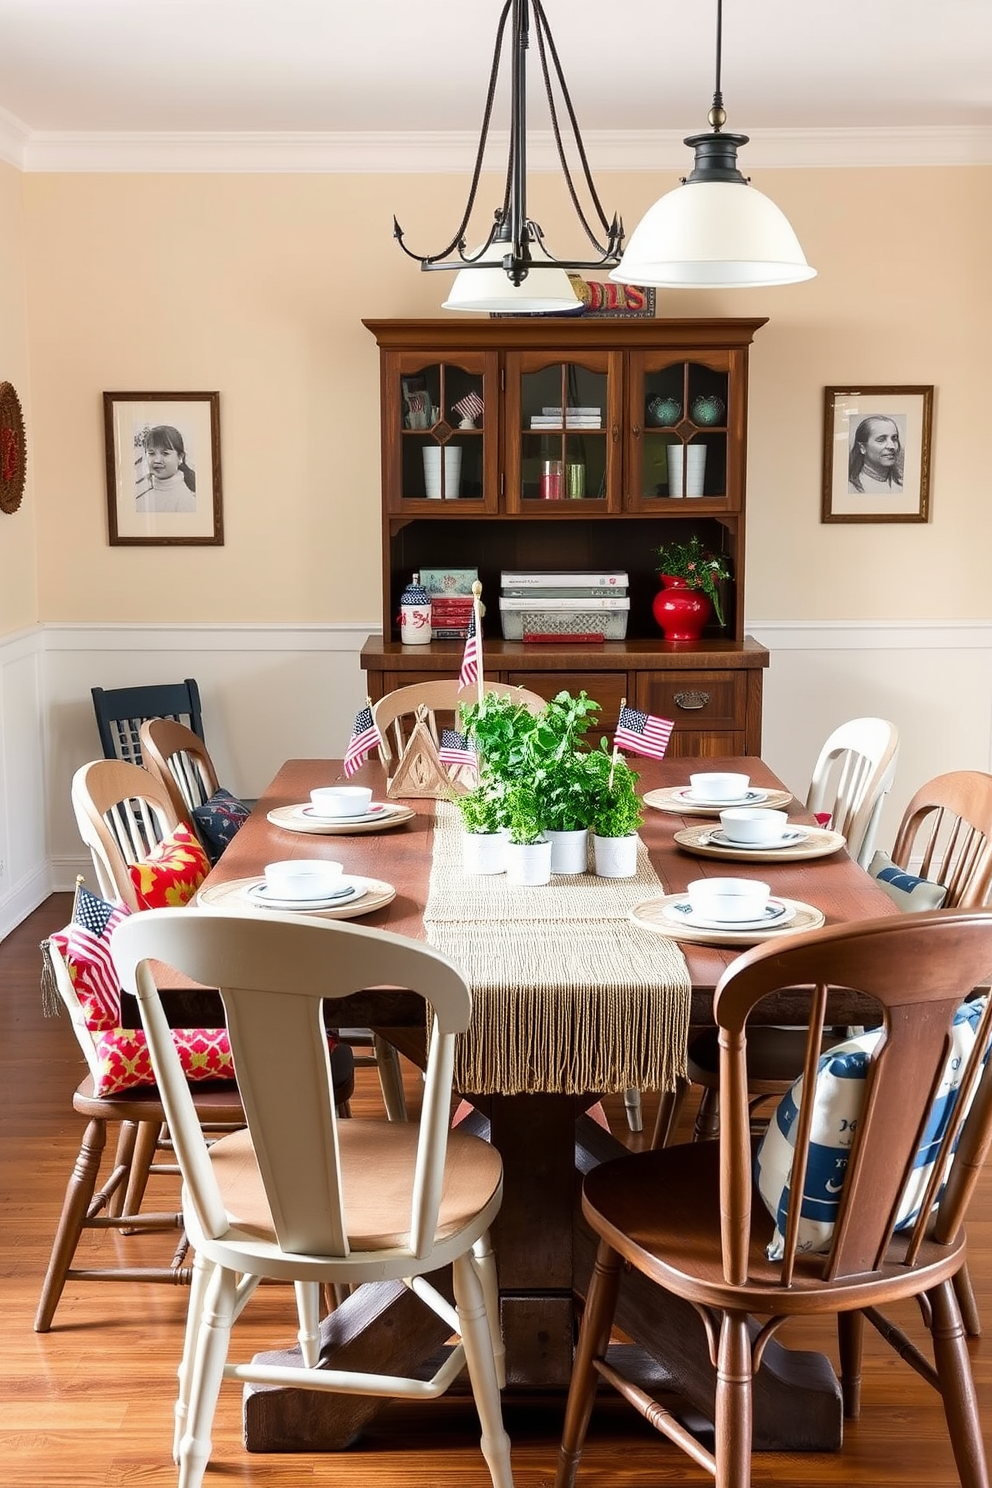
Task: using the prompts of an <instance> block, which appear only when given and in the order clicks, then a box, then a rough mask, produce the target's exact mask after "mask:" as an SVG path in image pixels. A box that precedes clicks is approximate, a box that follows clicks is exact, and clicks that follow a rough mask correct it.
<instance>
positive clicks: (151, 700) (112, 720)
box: [91, 677, 203, 765]
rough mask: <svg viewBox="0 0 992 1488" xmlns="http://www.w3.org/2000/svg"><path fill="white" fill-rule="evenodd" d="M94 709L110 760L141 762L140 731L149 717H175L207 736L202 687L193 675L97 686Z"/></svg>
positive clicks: (107, 756) (195, 731) (104, 748)
mask: <svg viewBox="0 0 992 1488" xmlns="http://www.w3.org/2000/svg"><path fill="white" fill-rule="evenodd" d="M91 691H92V696H93V710H94V712H95V713H96V726H97V729H98V731H99V734H100V748H101V749H102V750H103V753H104V758H106V759H121V760H126V761H127V762H128V763H129V764H133V765H141V764H144V760H143V759H142V756H141V744H140V741H139V738H138V734H139V730H140V728H141V725H142V723H143V722H144V721H145V719H146V718H174V719H175V720H176V721H177V722H178V723H186V724H188V726H189V727H190V728H191V729H192V731H193V733H194V734H199V736H200V738H201V739H202V738H203V718H202V716H201V712H200V689H199V688H198V687H197V685H196V682H195V681H194V680H193V678H192V677H187V678H186V680H185V682H162V683H153V684H151V685H149V686H147V687H113V688H109V689H107V688H103V687H94V688H92V689H91Z"/></svg>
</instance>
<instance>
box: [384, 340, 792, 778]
mask: <svg viewBox="0 0 992 1488" xmlns="http://www.w3.org/2000/svg"><path fill="white" fill-rule="evenodd" d="M364 324H365V325H366V326H367V327H368V329H369V330H370V331H371V332H372V334H373V335H374V337H375V339H376V341H377V343H378V346H379V349H380V402H381V419H382V563H383V584H382V595H383V608H382V625H383V628H382V634H381V636H371V637H370V638H369V640H368V642H367V643H366V645H365V647H364V648H363V651H362V664H363V666H364V667H365V670H366V672H367V673H368V682H369V691H370V694H371V696H372V698H373V700H375V699H377V698H378V697H380V696H382V694H383V693H385V692H389V691H392V690H393V689H394V688H395V687H399V686H403V685H405V684H407V683H411V682H415V681H421V680H428V679H430V678H436V677H439V676H451V675H454V674H457V671H458V666H459V661H460V655H459V653H460V647H459V644H458V642H457V641H433V642H432V643H431V645H430V646H416V647H409V646H406V647H405V646H403V645H402V644H401V643H400V640H399V628H398V624H397V619H396V617H397V616H398V614H399V596H400V594H401V592H402V590H403V588H404V587H405V585H406V584H407V583H409V581H410V577H411V575H412V574H413V573H415V572H418V571H421V570H423V569H429V568H438V567H441V566H446V567H452V568H462V569H466V568H471V569H478V572H479V578H480V580H481V582H482V586H483V603H484V604H485V605H486V618H485V622H484V626H483V634H484V654H485V670H486V675H487V676H489V677H490V678H492V679H493V680H501V681H510V682H515V683H520V684H522V685H523V686H526V687H529V688H532V689H534V690H536V691H538V692H541V693H543V694H544V695H546V696H552V695H553V694H554V693H555V692H556V691H558V690H560V689H561V688H563V687H565V688H568V689H569V690H570V691H572V692H576V691H578V690H579V689H580V688H585V690H586V691H587V692H588V693H589V695H590V696H591V697H594V698H596V700H597V701H598V702H600V703H601V704H602V705H603V717H602V722H603V725H604V726H605V727H607V728H609V727H611V726H612V724H613V723H615V721H616V716H617V712H618V709H619V705H620V701H621V699H622V698H626V700H627V701H628V702H629V703H631V704H632V705H633V706H635V707H637V708H641V709H643V710H645V711H647V712H651V713H660V714H663V715H665V716H667V717H672V718H675V719H676V723H677V727H676V730H675V733H674V734H673V737H672V743H671V745H670V746H669V752H670V753H672V754H681V755H693V754H707V755H711V756H718V755H730V754H741V753H751V754H757V753H758V752H759V751H760V744H761V682H762V668H764V667H765V666H767V665H768V653H767V651H766V650H765V649H764V648H763V647H761V646H759V645H758V644H757V643H756V642H755V641H753V640H751V639H750V638H749V637H745V636H744V634H743V626H744V577H745V576H744V554H745V546H744V523H745V483H746V481H745V478H746V445H747V369H748V350H749V347H750V344H751V341H752V338H753V336H754V335H755V333H756V332H757V331H758V330H759V329H760V327H761V326H762V325H764V324H765V321H764V320H762V319H755V320H744V319H736V318H735V319H704V320H653V319H645V320H619V319H618V320H609V319H592V318H586V317H582V316H576V317H560V318H557V317H544V316H520V317H506V318H500V319H493V320H484V319H481V318H480V319H472V320H457V319H454V318H452V319H446V320H367V321H365V322H364ZM692 536H698V537H699V538H700V539H701V540H702V542H703V543H704V544H705V546H706V547H707V548H708V549H709V550H711V551H713V552H715V553H718V554H720V555H721V557H722V558H723V559H724V560H725V562H726V564H727V566H728V567H729V570H730V573H731V578H730V580H728V581H727V584H726V586H725V592H724V593H723V595H722V609H723V614H724V621H725V624H724V625H723V626H718V625H717V624H716V623H715V621H711V622H710V624H709V626H708V627H707V630H706V631H705V632H704V634H703V637H702V639H701V640H700V641H698V642H674V641H666V640H664V639H662V637H661V634H660V631H659V628H658V625H657V623H656V622H655V619H654V616H653V614H652V609H651V605H652V600H653V599H654V596H655V594H656V593H657V590H658V586H659V585H658V573H659V563H658V558H657V550H658V548H659V547H660V546H661V544H662V543H665V542H669V541H672V540H674V541H682V540H686V539H688V538H690V537H692ZM522 569H530V570H540V571H544V572H549V571H567V572H580V571H591V570H603V571H605V570H608V569H617V570H623V571H624V572H626V573H627V574H628V575H629V596H630V612H629V618H628V623H627V630H626V636H625V638H624V639H623V640H614V641H603V642H592V643H590V642H588V641H585V642H577V641H576V642H571V641H566V642H564V643H562V642H555V643H552V642H544V643H538V644H532V643H528V642H525V641H523V640H515V641H511V640H506V639H504V638H503V637H502V635H501V628H500V615H499V604H498V600H499V592H500V576H501V573H502V571H503V570H522Z"/></svg>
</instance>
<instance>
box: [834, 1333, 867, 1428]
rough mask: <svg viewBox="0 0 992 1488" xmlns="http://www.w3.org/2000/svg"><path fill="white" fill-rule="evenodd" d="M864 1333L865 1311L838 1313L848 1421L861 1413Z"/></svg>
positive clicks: (843, 1385)
mask: <svg viewBox="0 0 992 1488" xmlns="http://www.w3.org/2000/svg"><path fill="white" fill-rule="evenodd" d="M864 1334H865V1318H864V1313H863V1312H839V1313H838V1314H837V1347H838V1353H839V1355H840V1388H841V1394H842V1395H843V1399H844V1415H845V1417H846V1419H847V1420H848V1421H856V1420H857V1419H858V1416H859V1415H860V1414H861V1353H862V1345H863V1342H864Z"/></svg>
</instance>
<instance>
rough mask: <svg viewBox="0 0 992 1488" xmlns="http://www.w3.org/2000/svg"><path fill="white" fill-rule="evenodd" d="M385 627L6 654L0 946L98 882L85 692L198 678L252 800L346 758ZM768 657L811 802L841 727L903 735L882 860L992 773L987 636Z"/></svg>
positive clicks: (790, 754)
mask: <svg viewBox="0 0 992 1488" xmlns="http://www.w3.org/2000/svg"><path fill="white" fill-rule="evenodd" d="M375 629H377V626H376V624H375V622H373V621H370V622H368V623H367V624H348V625H342V624H337V625H323V626H317V625H310V626H294V625H257V624H250V625H169V626H166V625H143V626H130V625H46V626H38V627H35V628H33V629H32V630H30V631H25V632H20V633H18V634H16V635H11V636H7V637H2V638H0V804H2V808H3V818H2V821H0V864H2V867H0V938H2V937H3V936H4V935H6V934H7V933H8V932H9V931H10V930H11V929H12V928H13V927H14V926H15V925H16V924H18V923H19V922H20V920H21V919H23V918H24V916H25V915H26V914H28V913H29V912H30V911H31V910H32V909H33V908H35V907H36V906H37V905H38V904H40V903H41V902H42V901H43V900H44V898H45V897H46V895H47V894H49V893H51V892H52V891H53V890H56V889H71V888H72V885H73V882H74V880H75V876H76V874H77V873H80V872H82V873H87V874H89V873H90V872H91V869H90V864H89V861H88V858H87V857H86V856H85V855H84V853H83V850H82V847H81V844H80V842H79V838H78V835H77V832H76V827H75V822H74V820H73V816H72V811H71V808H70V805H69V786H70V782H71V780H72V775H73V771H74V770H76V769H77V768H78V766H79V765H81V764H84V763H85V762H86V761H87V760H89V759H94V758H96V757H98V755H99V753H100V748H99V743H98V740H97V733H96V724H95V722H94V718H93V707H92V702H91V699H90V688H91V687H93V686H95V685H98V686H102V687H124V686H129V685H132V684H139V683H143V682H174V681H178V680H181V679H182V678H183V677H195V678H196V679H197V681H198V683H199V685H200V692H201V694H202V698H203V716H204V729H205V732H206V736H207V741H208V744H209V747H210V752H211V755H212V757H213V759H214V761H215V762H216V765H217V769H218V774H219V776H220V779H221V781H222V783H223V784H224V785H226V786H227V787H228V789H230V790H232V791H234V792H235V793H236V794H240V795H246V796H257V795H259V794H260V793H261V791H262V790H263V789H264V787H265V786H266V784H267V783H268V781H269V780H270V779H271V778H272V776H273V775H274V774H275V772H276V770H277V769H278V767H279V765H280V764H281V763H282V761H283V760H284V759H287V758H292V757H296V758H320V757H323V756H340V755H341V754H342V753H343V751H344V747H345V744H346V743H347V740H348V736H349V733H350V730H351V725H352V722H353V721H354V717H355V713H356V711H357V710H358V708H359V707H360V706H361V704H362V701H363V698H364V696H365V681H364V674H363V673H362V670H361V667H360V664H359V652H360V650H361V647H362V645H363V643H364V641H365V639H366V637H367V636H368V635H369V634H370V633H371V632H372V631H374V630H375ZM747 630H748V633H749V634H750V635H753V636H754V637H755V638H756V639H757V640H759V641H761V642H762V643H763V644H764V645H766V646H767V647H768V648H769V650H770V652H771V665H770V667H769V669H768V672H767V673H766V677H765V710H764V741H763V746H762V753H763V755H764V757H765V759H766V760H767V761H768V763H769V764H770V765H771V766H772V768H773V769H774V770H775V771H776V773H777V774H778V775H780V776H781V777H782V779H784V780H786V781H788V782H789V784H790V785H792V786H793V787H794V789H795V790H796V791H797V792H800V793H801V792H803V791H805V788H806V782H807V781H808V779H809V773H810V770H811V768H812V765H813V761H814V759H815V757H816V754H817V751H818V750H819V747H820V744H821V743H822V741H823V739H825V738H826V736H827V734H828V733H830V731H831V730H832V729H833V728H834V727H836V725H837V724H838V723H840V722H843V720H844V719H846V718H855V717H859V716H861V715H864V714H877V715H881V716H882V717H885V718H891V719H892V720H893V721H894V722H895V723H897V724H898V726H899V729H900V731H901V735H902V750H901V755H900V761H899V770H898V774H897V777H896V784H895V787H894V789H893V792H892V795H891V798H890V800H889V802H888V804H887V807H886V815H885V818H884V819H883V822H882V826H881V829H880V832H879V843H880V844H881V845H883V846H887V845H888V844H889V843H890V842H891V840H892V836H893V834H894V831H895V827H896V825H897V823H898V821H899V818H900V816H901V814H902V810H903V807H904V806H905V803H906V801H908V799H909V797H910V796H911V795H912V793H913V791H914V790H915V789H916V787H917V785H919V784H920V783H921V782H923V781H924V780H927V779H929V778H930V777H931V776H933V775H938V774H940V773H941V772H943V771H945V770H955V769H976V770H986V771H989V770H992V623H988V624H983V623H960V624H958V623H954V622H946V623H943V624H930V623H927V624H916V623H910V622H906V623H898V624H879V623H873V624H855V623H852V622H823V623H821V622H797V623H787V622H781V621H760V620H755V621H752V622H751V623H750V624H749V625H748V626H747Z"/></svg>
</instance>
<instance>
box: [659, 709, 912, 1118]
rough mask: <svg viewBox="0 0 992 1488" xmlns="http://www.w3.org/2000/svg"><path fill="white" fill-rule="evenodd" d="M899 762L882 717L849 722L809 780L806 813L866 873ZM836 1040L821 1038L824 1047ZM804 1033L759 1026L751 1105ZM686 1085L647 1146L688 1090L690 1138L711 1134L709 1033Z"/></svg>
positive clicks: (786, 1064)
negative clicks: (821, 818) (695, 1104)
mask: <svg viewBox="0 0 992 1488" xmlns="http://www.w3.org/2000/svg"><path fill="white" fill-rule="evenodd" d="M898 757H899V730H898V729H897V728H896V726H895V724H894V723H889V722H888V720H887V719H884V718H852V719H849V720H848V722H847V723H842V724H841V725H840V727H839V728H836V729H834V731H833V733H832V734H830V736H829V737H828V738H827V740H826V742H825V743H824V745H823V747H822V749H821V750H820V753H819V755H818V756H817V759H816V763H815V764H814V766H813V773H812V776H811V778H810V785H809V792H808V794H807V797H806V809H807V810H808V811H811V812H813V813H814V814H815V813H817V812H819V813H821V814H829V816H830V822H831V826H832V828H833V830H834V831H836V832H842V833H843V834H844V836H845V837H846V839H847V850H848V852H849V853H850V854H851V857H852V858H856V859H857V861H858V862H859V863H860V864H861V866H862V868H866V867H867V866H868V864H869V862H870V861H871V858H872V854H873V852H874V850H875V836H876V833H877V831H878V823H879V820H880V817H881V814H882V807H883V806H884V804H885V797H886V795H887V794H888V792H889V791H890V790H891V788H892V782H893V780H894V778H895V770H896V763H897V761H898ZM837 1037H839V1035H837V1036H834V1035H832V1034H829V1033H828V1035H827V1041H828V1042H834V1043H836V1041H837ZM805 1042H806V1034H805V1030H804V1029H793V1028H771V1027H769V1028H758V1029H755V1031H754V1036H753V1038H752V1040H751V1043H750V1045H749V1055H748V1067H749V1069H750V1071H751V1100H752V1107H753V1108H754V1109H755V1110H757V1109H758V1108H759V1107H760V1106H761V1105H763V1104H764V1102H765V1101H767V1100H768V1099H770V1098H772V1097H775V1096H779V1095H782V1094H783V1093H784V1092H785V1091H786V1090H787V1089H788V1088H789V1086H790V1085H791V1084H792V1082H793V1080H794V1079H795V1078H796V1076H797V1075H798V1074H799V1072H800V1070H801V1069H802V1050H803V1048H804V1047H805ZM686 1072H687V1076H688V1080H687V1082H686V1083H685V1084H683V1085H681V1086H680V1087H679V1088H678V1089H677V1090H676V1091H675V1092H674V1093H669V1094H667V1095H665V1096H663V1097H662V1099H661V1102H660V1103H659V1106H658V1116H657V1120H656V1122H655V1127H654V1133H653V1136H652V1146H655V1147H657V1146H663V1145H664V1144H665V1142H667V1141H668V1140H669V1138H670V1136H671V1134H672V1132H673V1131H674V1130H675V1127H676V1126H677V1124H678V1119H679V1116H680V1115H681V1111H682V1105H683V1102H684V1099H685V1095H686V1093H687V1091H688V1089H689V1088H690V1086H692V1085H700V1086H702V1088H703V1094H702V1097H701V1099H700V1103H699V1108H698V1111H697V1113H696V1136H697V1138H700V1139H709V1138H711V1137H715V1136H716V1133H717V1128H718V1126H719V1121H720V1114H719V1110H720V1107H719V1058H718V1052H717V1045H716V1037H715V1033H714V1031H713V1029H711V1028H707V1029H703V1030H702V1031H701V1032H700V1033H697V1034H696V1035H694V1036H693V1037H692V1038H691V1039H690V1041H689V1050H688V1056H687V1060H686Z"/></svg>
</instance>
